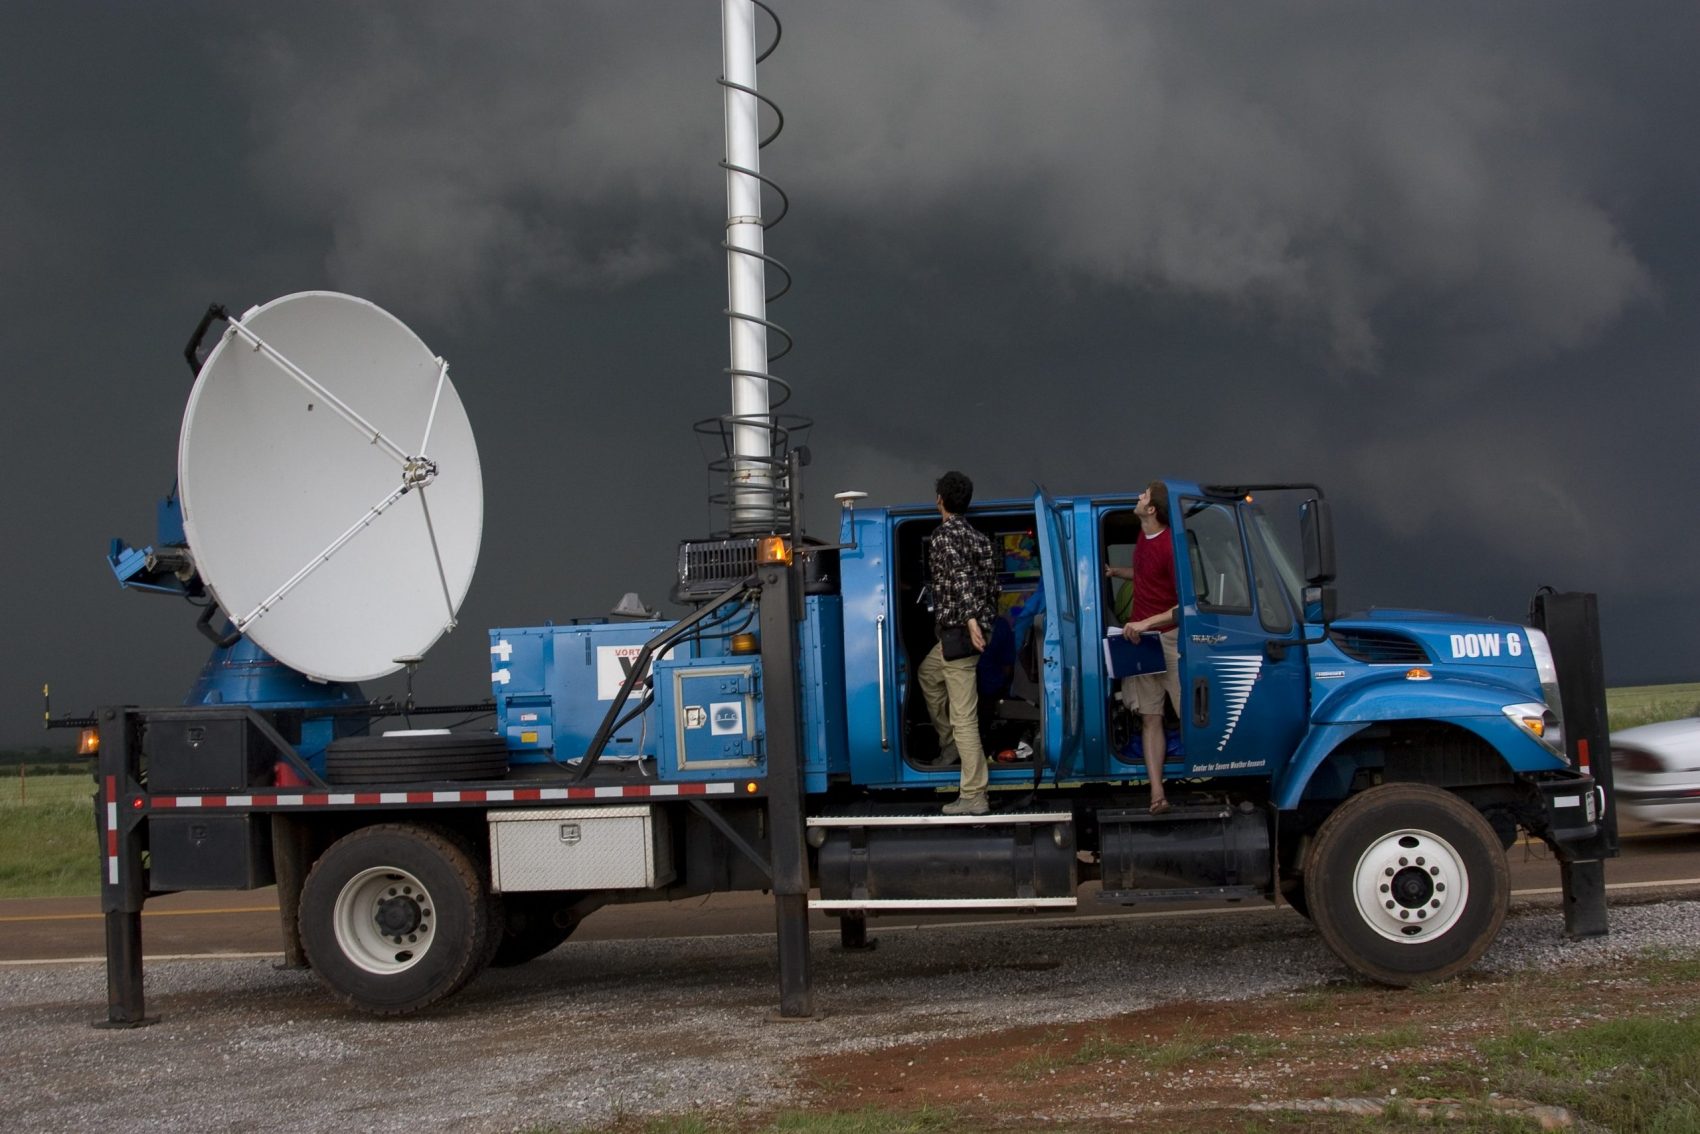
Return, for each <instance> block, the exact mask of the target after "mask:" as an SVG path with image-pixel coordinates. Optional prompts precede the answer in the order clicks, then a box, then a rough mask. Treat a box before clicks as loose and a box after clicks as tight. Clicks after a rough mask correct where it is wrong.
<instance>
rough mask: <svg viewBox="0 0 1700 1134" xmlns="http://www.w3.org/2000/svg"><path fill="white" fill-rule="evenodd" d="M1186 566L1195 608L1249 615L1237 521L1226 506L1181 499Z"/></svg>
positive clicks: (1248, 601) (1247, 591) (1249, 605)
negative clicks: (1188, 570)
mask: <svg viewBox="0 0 1700 1134" xmlns="http://www.w3.org/2000/svg"><path fill="white" fill-rule="evenodd" d="M1181 504H1182V512H1183V515H1184V516H1185V518H1186V519H1185V523H1186V556H1187V564H1188V566H1189V567H1190V569H1191V571H1192V588H1193V594H1194V595H1195V596H1196V597H1197V599H1198V609H1200V610H1216V611H1222V612H1225V613H1232V614H1250V613H1251V587H1250V585H1249V583H1248V580H1247V578H1246V566H1245V548H1244V545H1243V544H1242V543H1241V542H1240V524H1239V519H1238V517H1237V516H1235V514H1234V509H1233V508H1232V507H1230V506H1229V505H1226V504H1217V503H1212V502H1210V501H1206V500H1183V501H1182V502H1181Z"/></svg>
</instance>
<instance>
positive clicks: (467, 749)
mask: <svg viewBox="0 0 1700 1134" xmlns="http://www.w3.org/2000/svg"><path fill="white" fill-rule="evenodd" d="M507 774H508V745H507V742H506V741H504V740H503V739H502V738H501V737H499V736H481V735H476V734H473V735H469V734H465V733H449V734H446V735H438V736H349V737H344V738H343V739H341V740H333V741H331V743H330V745H329V746H328V747H327V748H326V749H325V781H326V782H327V783H332V784H338V785H346V784H402V783H429V782H431V781H440V780H499V779H501V778H502V777H503V776H505V775H507Z"/></svg>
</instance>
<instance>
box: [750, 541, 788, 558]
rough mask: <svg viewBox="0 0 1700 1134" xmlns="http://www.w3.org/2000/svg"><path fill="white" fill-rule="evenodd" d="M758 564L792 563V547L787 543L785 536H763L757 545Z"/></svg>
mask: <svg viewBox="0 0 1700 1134" xmlns="http://www.w3.org/2000/svg"><path fill="white" fill-rule="evenodd" d="M756 562H757V563H764V564H765V563H789V562H791V547H790V545H789V544H787V543H786V542H785V537H784V536H763V537H762V539H761V542H760V543H758V544H756Z"/></svg>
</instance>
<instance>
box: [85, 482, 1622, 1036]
mask: <svg viewBox="0 0 1700 1134" xmlns="http://www.w3.org/2000/svg"><path fill="white" fill-rule="evenodd" d="M1165 483H1166V485H1167V487H1168V490H1169V499H1170V502H1171V503H1170V507H1171V513H1172V514H1171V516H1170V517H1169V519H1170V526H1169V529H1168V532H1167V533H1166V534H1165V536H1164V537H1163V538H1169V539H1172V540H1173V541H1174V550H1175V563H1176V569H1177V583H1178V590H1179V596H1180V616H1179V623H1180V640H1181V663H1180V665H1181V674H1180V676H1181V687H1182V691H1183V697H1182V700H1183V702H1184V704H1183V705H1182V706H1181V712H1180V713H1179V715H1178V717H1177V719H1173V720H1171V721H1170V722H1168V723H1169V743H1168V749H1169V750H1168V753H1167V755H1166V757H1165V761H1166V762H1165V780H1166V781H1167V783H1168V784H1169V785H1170V788H1169V791H1170V797H1171V799H1173V800H1174V806H1173V808H1172V809H1171V810H1170V811H1168V812H1167V813H1165V814H1160V815H1152V814H1150V813H1149V812H1148V810H1147V806H1146V805H1147V800H1148V793H1147V789H1146V785H1145V783H1144V776H1145V773H1144V761H1143V756H1142V754H1141V753H1140V752H1139V751H1138V736H1139V729H1138V728H1137V721H1136V719H1135V718H1133V717H1132V716H1131V715H1130V713H1129V711H1128V708H1127V706H1125V705H1124V704H1123V703H1122V702H1121V699H1120V697H1119V694H1118V690H1117V685H1118V682H1117V681H1116V679H1115V676H1114V673H1113V671H1112V668H1111V667H1112V666H1113V665H1114V664H1115V662H1114V661H1113V660H1112V658H1111V657H1110V655H1109V653H1108V652H1107V651H1106V650H1105V649H1104V640H1105V631H1106V629H1107V628H1108V627H1110V626H1116V625H1119V624H1120V619H1121V615H1120V613H1119V612H1118V611H1117V599H1118V596H1117V594H1116V593H1115V586H1114V584H1115V581H1114V580H1107V579H1105V575H1104V571H1103V565H1104V564H1106V563H1115V562H1126V557H1127V554H1128V552H1129V549H1130V546H1131V543H1132V541H1133V540H1134V539H1135V538H1137V534H1136V533H1137V532H1138V526H1139V525H1138V520H1137V518H1136V517H1135V515H1134V511H1133V508H1134V504H1135V499H1136V498H1135V496H1134V495H1132V494H1110V495H1094V496H1074V497H1067V496H1059V497H1052V496H1049V495H1047V494H1044V493H1040V494H1039V495H1038V496H1036V497H1035V498H1034V499H1033V500H1032V501H1018V502H1002V503H991V504H985V505H979V506H976V507H974V508H973V509H971V511H970V512H969V513H968V520H969V522H970V523H971V524H972V525H973V526H974V527H975V528H977V529H978V530H979V531H981V532H983V533H985V535H986V536H987V537H989V538H990V540H991V541H992V543H993V545H994V547H995V548H996V549H997V551H998V557H999V562H1000V565H1001V567H1002V572H1001V575H1000V586H1001V590H1000V600H999V605H1000V607H1001V608H1002V610H1003V611H1004V614H1003V615H1001V616H1000V620H999V626H998V628H997V630H996V631H995V633H996V634H997V635H998V636H1000V637H1001V636H1004V635H1006V634H1013V632H1014V625H1015V622H1016V621H1017V619H1019V618H1020V616H1021V614H1022V613H1023V610H1024V608H1027V607H1030V606H1033V605H1037V604H1033V603H1032V602H1031V599H1032V596H1033V595H1034V594H1035V593H1036V592H1038V591H1040V590H1042V591H1043V592H1044V595H1045V601H1044V604H1043V607H1044V609H1043V612H1042V613H1041V614H1038V615H1037V616H1036V617H1034V618H1033V619H1032V620H1031V622H1030V623H1028V624H1027V628H1026V632H1025V633H1024V634H1023V635H1022V638H1023V640H1022V641H1021V642H1019V643H1015V644H1014V648H1013V649H1012V651H1011V654H1010V658H1009V665H1008V667H1007V670H1003V671H1001V672H1000V671H997V670H998V667H996V666H994V665H982V685H983V686H984V687H985V688H986V693H985V695H984V696H983V697H982V722H981V723H982V734H983V736H984V738H985V741H986V746H987V749H988V751H990V752H995V753H997V754H998V757H997V758H994V759H993V761H992V763H991V765H990V766H991V771H990V779H991V786H992V793H991V795H992V806H991V811H990V813H989V814H986V815H963V816H950V815H944V814H942V813H941V806H940V805H941V804H942V803H943V802H945V801H948V800H949V799H951V798H953V797H954V788H955V786H956V781H957V774H958V773H957V770H956V769H955V768H953V767H945V768H940V767H935V766H934V765H935V764H936V763H937V760H936V758H937V756H938V754H939V753H938V746H937V741H936V737H935V736H934V734H933V731H932V727H931V725H930V723H929V720H928V717H927V713H926V710H925V707H924V704H923V702H922V698H921V697H920V696H919V693H918V688H917V683H916V668H917V665H918V663H919V661H920V659H921V658H922V657H924V656H925V654H926V653H927V651H928V650H929V649H931V647H932V645H933V641H934V639H933V629H932V623H931V618H930V616H929V614H928V613H927V610H926V607H925V606H924V605H923V604H922V603H921V602H920V601H918V596H919V594H920V592H921V590H922V588H923V587H924V585H925V568H924V565H923V560H924V553H923V549H924V547H925V544H926V539H927V536H928V535H929V534H930V533H931V532H932V531H933V530H934V529H935V528H936V527H937V525H938V523H939V516H938V514H937V511H936V510H935V509H934V508H932V507H931V506H926V507H923V506H916V507H889V508H881V507H863V508H854V507H852V506H849V505H850V504H851V502H852V501H853V499H854V497H855V496H857V495H858V494H854V493H848V494H845V495H846V497H847V500H846V505H847V506H846V507H845V508H844V510H843V512H842V525H841V528H840V531H839V532H838V536H837V540H836V542H835V543H833V544H825V543H823V542H822V541H819V540H811V539H809V538H808V537H797V538H786V537H765V538H756V537H751V538H721V539H715V540H705V541H687V542H685V543H684V544H682V545H681V547H680V549H679V556H678V572H677V585H676V597H677V598H678V599H680V600H681V601H683V602H685V603H688V604H691V605H693V606H694V611H693V613H692V614H691V615H690V616H689V617H687V618H685V619H683V620H679V621H670V620H663V619H645V618H599V619H578V620H569V621H562V622H557V623H552V624H546V625H543V626H528V627H501V628H496V629H493V630H491V631H490V632H489V638H490V659H491V661H490V665H491V672H490V680H491V690H492V693H493V698H492V701H493V711H494V714H495V727H494V729H493V730H485V731H483V732H482V733H477V732H474V733H466V732H447V733H443V732H438V731H436V730H419V729H411V730H405V731H402V732H390V733H384V732H382V731H379V730H377V729H375V728H372V727H371V722H372V718H373V717H374V716H376V715H378V714H381V713H383V712H386V711H389V710H391V709H394V708H398V707H397V706H390V705H387V704H374V703H372V702H368V701H364V700H360V699H358V698H357V697H354V696H353V695H343V694H336V695H332V696H328V697H327V698H326V699H325V700H322V701H321V702H320V703H318V704H311V703H308V702H307V701H305V700H304V699H303V696H302V689H301V688H298V687H296V686H293V685H292V686H290V687H289V688H287V689H284V690H282V691H274V692H266V691H264V690H262V689H261V688H260V686H259V684H257V683H258V682H259V681H260V680H261V678H260V677H256V674H265V673H266V670H267V662H266V661H265V660H264V658H263V655H261V654H260V652H259V651H257V650H256V649H255V648H254V647H252V646H251V644H250V643H248V642H246V640H243V641H238V642H235V643H230V644H227V645H220V646H218V647H216V648H215V651H214V658H213V660H212V661H211V662H209V665H208V674H209V675H212V677H207V676H206V675H204V676H203V686H202V687H201V688H200V689H199V690H198V693H199V696H198V698H192V700H196V701H197V703H195V704H191V705H186V706H176V707H172V708H164V709H145V708H133V707H118V706H114V707H110V708H105V709H102V710H99V711H98V713H97V714H96V718H95V720H94V721H93V728H94V730H95V732H96V733H97V734H98V753H99V755H98V781H99V785H100V794H99V800H98V811H99V825H100V828H101V834H102V837H103V844H104V849H105V860H104V870H103V885H102V904H103V909H104V911H105V914H106V919H107V948H108V957H107V959H108V972H109V983H110V992H111V996H110V999H109V1020H110V1022H112V1023H137V1022H141V1021H144V1020H145V1019H146V1016H145V1013H144V1010H143V1007H144V1006H143V1003H142V996H141V960H140V958H141V952H140V924H141V923H140V918H139V914H140V912H141V908H142V904H143V902H144V901H145V900H146V899H147V898H148V897H150V896H153V895H156V894H159V893H165V892H171V891H179V890H218V889H245V888H252V887H258V886H265V885H272V884H276V885H277V887H278V892H279V905H280V908H281V910H282V921H283V925H282V930H283V938H284V943H285V947H284V953H285V957H286V960H287V961H288V962H289V963H290V964H292V965H296V966H310V967H311V968H312V970H313V971H314V972H315V973H316V974H317V975H318V977H319V978H320V979H321V980H322V981H323V982H324V983H325V984H326V985H327V986H328V987H329V989H330V990H331V991H332V992H333V993H334V994H335V995H336V996H337V997H339V998H341V999H342V1000H343V1001H345V1002H346V1003H348V1004H349V1005H351V1006H353V1007H355V1008H358V1009H362V1010H365V1011H369V1012H374V1013H381V1014H393V1013H405V1012H411V1011H415V1010H417V1009H421V1008H424V1007H426V1006H428V1005H431V1004H433V1003H436V1002H438V1001H440V1000H442V999H443V998H444V997H447V996H449V995H451V994H452V993H454V992H455V991H456V990H457V989H459V988H460V987H462V986H463V985H464V984H465V983H466V982H467V981H469V980H471V979H472V978H473V977H474V976H475V975H476V974H477V973H478V972H479V971H480V970H481V969H482V968H483V967H484V966H485V965H488V964H496V965H508V964H518V963H522V962H525V961H527V960H530V959H532V958H533V957H536V956H538V955H540V954H542V953H544V952H546V951H548V950H550V949H553V948H554V947H555V946H557V945H559V944H561V943H562V942H563V941H564V940H566V939H567V937H568V936H569V935H570V934H571V933H572V930H573V929H574V927H575V926H576V925H577V924H578V923H579V922H580V921H581V920H582V919H583V918H584V917H585V916H586V915H588V914H589V913H590V912H591V911H593V910H595V909H596V908H597V907H599V906H601V905H604V904H609V903H617V902H641V901H666V900H673V899H679V898H685V897H691V896H697V895H703V894H710V893H716V892H724V891H733V890H754V891H766V892H770V893H772V894H773V895H774V897H775V902H776V905H777V908H778V914H779V920H778V924H779V926H780V938H781V940H780V946H781V964H780V967H781V973H780V986H781V987H780V992H781V1010H782V1011H783V1012H786V1013H788V1014H809V1013H811V1012H813V1010H814V1002H813V995H812V990H811V988H810V980H809V965H808V951H809V942H808V933H807V924H808V915H809V911H810V910H820V911H826V912H828V913H830V914H831V915H833V916H836V917H837V918H838V919H839V923H838V924H839V926H840V929H841V939H842V943H843V944H844V945H846V946H850V947H856V946H860V945H863V944H865V942H866V934H867V925H868V920H869V919H871V918H877V917H879V916H881V915H882V914H891V913H895V912H899V911H901V912H912V911H944V910H950V911H962V910H988V911H1041V910H1056V909H1070V908H1075V907H1076V906H1077V905H1078V904H1080V903H1081V902H1082V901H1087V902H1090V903H1094V904H1097V905H1099V906H1102V907H1103V908H1106V909H1109V908H1113V907H1117V906H1148V907H1161V906H1163V905H1166V904H1172V903H1183V902H1193V901H1198V900H1227V901H1245V902H1274V901H1280V902H1285V903H1286V904H1288V905H1290V906H1292V907H1293V908H1294V909H1295V910H1297V911H1298V912H1299V913H1300V914H1302V915H1304V916H1305V917H1307V918H1309V919H1310V920H1311V921H1312V922H1314V924H1315V925H1316V928H1317V931H1318V932H1319V933H1320V934H1321V935H1322V938H1323V940H1324V941H1325V942H1326V943H1327V945H1328V946H1329V948H1330V949H1332V950H1333V951H1334V953H1335V954H1336V955H1337V956H1338V957H1339V958H1340V959H1341V961H1343V962H1344V963H1345V965H1346V966H1348V967H1349V968H1350V969H1352V970H1353V971H1355V972H1356V973H1359V974H1361V975H1362V976H1364V977H1366V978H1368V979H1371V980H1375V981H1380V982H1383V983H1386V984H1392V985H1407V984H1413V983H1417V982H1424V981H1432V980H1440V979H1444V978H1446V977H1448V976H1451V975H1453V974H1455V973H1458V972H1460V971H1462V970H1464V969H1466V968H1468V967H1469V966H1470V965H1471V964H1472V963H1473V962H1475V961H1476V959H1477V958H1479V957H1480V956H1481V955H1482V953H1483V951H1484V950H1486V949H1487V948H1488V946H1489V945H1490V944H1491V942H1492V941H1493V939H1494V936H1495V934H1496V933H1497V931H1498V930H1499V928H1500V925H1501V923H1502V921H1503V920H1504V918H1505V915H1506V911H1507V908H1508V904H1509V898H1510V894H1509V884H1508V876H1507V865H1506V849H1507V848H1509V847H1510V846H1511V845H1512V844H1513V843H1514V842H1515V841H1516V840H1517V839H1518V838H1519V837H1520V836H1521V835H1524V834H1527V835H1528V836H1530V837H1533V838H1537V839H1540V840H1541V841H1543V842H1545V843H1546V844H1548V845H1549V846H1550V847H1551V848H1552V850H1553V852H1554V855H1555V857H1556V858H1557V860H1558V862H1559V864H1560V866H1561V869H1562V872H1563V878H1564V883H1565V887H1564V889H1565V919H1566V920H1565V925H1566V930H1567V931H1568V932H1569V933H1571V934H1573V935H1587V934H1595V933H1600V932H1604V930H1605V920H1604V919H1605V910H1604V903H1603V870H1602V867H1601V863H1602V860H1603V859H1604V858H1606V857H1609V855H1610V854H1611V853H1613V851H1614V849H1615V837H1614V836H1615V832H1614V825H1613V819H1612V816H1611V809H1610V807H1609V800H1608V797H1607V796H1606V794H1605V791H1604V788H1603V786H1602V784H1601V782H1600V779H1599V778H1597V776H1598V774H1599V773H1606V774H1609V773H1608V772H1607V769H1606V766H1605V764H1604V762H1603V760H1599V759H1597V757H1603V755H1604V753H1605V752H1606V748H1605V746H1604V745H1605V740H1604V721H1603V706H1602V702H1603V687H1602V682H1601V678H1600V669H1599V652H1598V629H1597V625H1596V620H1595V604H1594V601H1593V598H1592V596H1590V595H1578V594H1554V593H1542V594H1539V595H1537V596H1536V598H1535V601H1534V604H1533V608H1532V615H1533V618H1532V621H1533V625H1530V626H1523V625H1517V624H1510V623H1504V622H1498V621H1482V620H1472V619H1465V618H1460V617H1455V616H1450V615H1442V614H1436V613H1431V612H1420V611H1404V610H1372V611H1370V612H1368V613H1366V614H1362V615H1352V616H1346V617H1340V616H1337V615H1336V613H1335V611H1334V610H1333V607H1334V605H1335V601H1336V600H1335V597H1334V586H1333V583H1334V580H1333V575H1334V567H1333V559H1334V556H1333V546H1332V539H1333V535H1332V530H1331V522H1330V518H1329V511H1328V506H1327V502H1326V500H1325V499H1324V497H1323V495H1322V493H1321V491H1320V490H1318V489H1316V488H1314V487H1312V486H1290V485H1275V486H1263V487H1260V486H1246V485H1235V486H1221V485H1206V484H1198V483H1190V482H1184V481H1175V480H1170V481H1166V482H1165ZM1282 499H1286V500H1289V501H1291V502H1294V503H1295V505H1296V509H1297V511H1299V512H1300V513H1302V525H1301V531H1302V550H1301V551H1300V552H1299V553H1298V554H1296V555H1295V554H1293V553H1291V552H1290V550H1289V548H1288V547H1287V546H1286V545H1285V544H1284V542H1283V540H1282V538H1280V535H1279V533H1278V532H1277V529H1276V524H1275V522H1274V518H1273V517H1272V516H1271V509H1272V502H1274V501H1276V500H1282ZM118 558H122V557H121V556H120V557H118ZM276 668H277V667H276V666H275V664H273V665H272V666H271V669H272V670H275V669H276ZM988 670H990V671H994V672H992V673H991V674H990V678H991V680H990V682H988V681H987V680H986V678H987V676H988V674H987V672H986V671H988ZM232 674H236V675H240V680H239V681H235V679H233V678H232V677H231V675H232ZM219 675H223V679H224V680H225V681H226V682H227V684H226V687H225V690H224V692H223V693H221V692H220V691H219V690H218V689H215V688H213V686H212V685H211V684H208V682H211V681H212V680H213V679H214V678H217V677H219ZM271 676H272V678H273V679H275V677H276V675H275V673H274V674H272V675H271ZM233 681H235V685H236V686H237V687H236V688H235V691H234V692H231V685H230V684H229V683H231V682H233ZM321 688H322V687H321ZM244 693H245V694H247V696H248V697H249V700H248V701H247V702H246V703H244V702H242V701H241V700H240V699H239V698H240V697H241V696H242V695H243V694H244ZM226 694H228V695H226ZM277 705H286V706H287V707H284V708H278V707H276V706H277ZM480 707H481V706H480V705H478V704H477V703H468V704H461V705H453V706H443V707H441V708H443V709H444V710H446V711H449V712H466V711H468V710H471V711H473V712H476V711H479V709H480ZM427 708H428V707H421V706H413V707H412V712H413V714H414V715H417V714H419V713H421V712H423V711H426V709H427ZM351 722H353V723H354V724H355V725H356V726H357V727H353V728H351V727H350V724H351ZM1591 772H1592V773H1594V774H1591ZM1088 884H1095V885H1091V886H1089V885H1088ZM1088 894H1089V895H1090V896H1089V897H1088V896H1087V895H1088ZM1128 931H1129V932H1130V933H1134V932H1137V929H1135V928H1133V927H1132V926H1130V927H1129V930H1128Z"/></svg>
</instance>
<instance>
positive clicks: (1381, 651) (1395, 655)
mask: <svg viewBox="0 0 1700 1134" xmlns="http://www.w3.org/2000/svg"><path fill="white" fill-rule="evenodd" d="M1328 637H1329V639H1330V640H1331V641H1332V642H1333V643H1334V645H1335V647H1336V648H1338V649H1339V651H1340V652H1341V653H1343V654H1345V655H1346V656H1347V657H1349V658H1354V659H1356V660H1357V661H1361V662H1365V663H1367V664H1369V665H1427V664H1429V661H1430V658H1429V656H1428V651H1427V650H1425V649H1423V647H1422V643H1420V642H1418V641H1416V640H1414V639H1412V638H1407V637H1405V636H1404V635H1403V634H1393V633H1390V632H1388V631H1386V630H1330V631H1329V632H1328Z"/></svg>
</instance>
